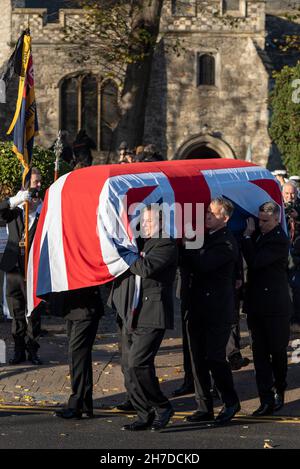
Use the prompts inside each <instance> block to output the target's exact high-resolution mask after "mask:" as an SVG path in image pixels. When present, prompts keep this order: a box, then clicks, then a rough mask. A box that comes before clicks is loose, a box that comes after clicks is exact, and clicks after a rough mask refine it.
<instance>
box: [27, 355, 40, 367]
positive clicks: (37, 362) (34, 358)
mask: <svg viewBox="0 0 300 469" xmlns="http://www.w3.org/2000/svg"><path fill="white" fill-rule="evenodd" d="M28 361H30V362H31V363H32V364H33V365H42V364H43V362H42V360H41V359H40V357H39V356H38V355H37V354H36V353H29V354H28Z"/></svg>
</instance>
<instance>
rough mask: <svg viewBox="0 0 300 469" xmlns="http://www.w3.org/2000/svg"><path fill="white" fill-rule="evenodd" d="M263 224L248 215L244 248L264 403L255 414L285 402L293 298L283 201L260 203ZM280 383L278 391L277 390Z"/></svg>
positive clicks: (257, 371) (254, 347) (268, 411)
mask: <svg viewBox="0 0 300 469" xmlns="http://www.w3.org/2000/svg"><path fill="white" fill-rule="evenodd" d="M258 220H259V230H260V233H256V232H255V223H254V220H253V219H252V218H250V219H249V220H248V224H247V228H246V230H245V233H244V239H243V241H242V250H243V254H244V257H245V260H246V262H247V265H248V279H247V289H246V297H245V305H244V309H245V312H246V313H247V315H248V327H249V329H250V331H251V336H252V350H253V359H254V367H255V375H256V383H257V387H258V393H259V398H260V402H261V405H260V407H259V408H258V409H257V410H256V411H255V412H254V413H253V415H258V416H261V415H270V414H272V413H273V411H274V410H279V409H280V408H281V407H282V406H283V404H284V391H285V389H286V375H287V346H288V342H289V330H290V329H289V320H290V314H291V300H290V296H289V288H288V278H287V264H288V255H289V240H288V237H287V235H286V234H285V232H284V231H283V229H282V227H281V226H280V224H279V223H280V207H279V206H278V205H277V204H276V203H275V202H267V203H265V204H263V205H261V206H260V207H259V214H258ZM274 388H275V393H274Z"/></svg>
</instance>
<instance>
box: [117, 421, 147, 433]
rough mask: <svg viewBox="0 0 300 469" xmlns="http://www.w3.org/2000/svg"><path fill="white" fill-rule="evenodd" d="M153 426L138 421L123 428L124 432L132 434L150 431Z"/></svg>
mask: <svg viewBox="0 0 300 469" xmlns="http://www.w3.org/2000/svg"><path fill="white" fill-rule="evenodd" d="M150 426H151V423H150V422H144V421H143V420H136V421H135V422H132V423H128V424H126V425H124V426H123V427H122V430H128V431H130V432H138V431H139V430H148V429H149V428H150Z"/></svg>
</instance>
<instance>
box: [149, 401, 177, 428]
mask: <svg viewBox="0 0 300 469" xmlns="http://www.w3.org/2000/svg"><path fill="white" fill-rule="evenodd" d="M173 415H174V409H173V407H171V406H170V407H168V408H167V409H166V410H164V412H162V413H161V414H159V415H158V414H157V412H156V415H155V419H154V420H153V423H152V426H151V431H152V432H155V431H159V430H162V429H163V428H165V427H166V426H167V425H168V423H169V420H170V418H171V417H172V416H173Z"/></svg>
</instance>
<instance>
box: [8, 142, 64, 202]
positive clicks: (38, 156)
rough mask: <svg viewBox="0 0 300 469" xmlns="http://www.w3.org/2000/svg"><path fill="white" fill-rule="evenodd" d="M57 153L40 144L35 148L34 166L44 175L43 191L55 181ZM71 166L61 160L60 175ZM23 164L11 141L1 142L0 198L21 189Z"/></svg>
mask: <svg viewBox="0 0 300 469" xmlns="http://www.w3.org/2000/svg"><path fill="white" fill-rule="evenodd" d="M54 162H55V154H54V152H53V151H51V150H45V149H43V148H41V147H39V146H35V147H34V148H33V156H32V166H35V167H37V168H38V169H39V170H40V172H41V175H42V193H44V192H45V190H46V189H48V187H49V186H50V184H52V183H53V177H54ZM69 171H71V168H70V167H69V166H68V165H67V163H65V162H63V161H61V163H60V171H59V175H60V176H62V175H63V174H66V173H68V172H69ZM21 183H22V166H21V164H20V161H19V160H18V158H17V157H16V155H15V154H14V153H13V151H12V145H11V142H0V200H2V199H4V198H5V197H10V196H11V195H14V194H16V193H17V191H18V190H20V187H21Z"/></svg>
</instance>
